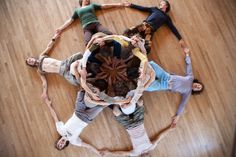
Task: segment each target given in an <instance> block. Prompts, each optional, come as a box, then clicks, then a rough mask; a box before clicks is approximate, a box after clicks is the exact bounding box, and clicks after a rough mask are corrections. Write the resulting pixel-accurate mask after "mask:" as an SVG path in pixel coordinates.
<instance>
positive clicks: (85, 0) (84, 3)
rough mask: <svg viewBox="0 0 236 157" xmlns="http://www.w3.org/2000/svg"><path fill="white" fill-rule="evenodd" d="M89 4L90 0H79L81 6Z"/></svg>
mask: <svg viewBox="0 0 236 157" xmlns="http://www.w3.org/2000/svg"><path fill="white" fill-rule="evenodd" d="M89 4H90V0H79V5H80V6H81V7H82V6H86V5H89Z"/></svg>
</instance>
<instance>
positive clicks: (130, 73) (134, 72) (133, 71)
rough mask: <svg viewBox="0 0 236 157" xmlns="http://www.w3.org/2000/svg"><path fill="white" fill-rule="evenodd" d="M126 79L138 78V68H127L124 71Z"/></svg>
mask: <svg viewBox="0 0 236 157" xmlns="http://www.w3.org/2000/svg"><path fill="white" fill-rule="evenodd" d="M126 74H127V77H128V79H131V80H132V79H136V78H138V77H139V68H138V67H128V68H127V70H126Z"/></svg>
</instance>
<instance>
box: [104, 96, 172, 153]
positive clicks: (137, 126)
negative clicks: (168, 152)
mask: <svg viewBox="0 0 236 157" xmlns="http://www.w3.org/2000/svg"><path fill="white" fill-rule="evenodd" d="M124 105H125V104H124ZM121 107H124V106H121ZM113 113H114V115H115V119H116V121H118V122H119V123H120V124H121V125H122V126H123V127H125V129H126V131H127V133H128V134H129V138H130V140H131V143H132V147H133V149H132V150H129V151H121V150H119V151H115V150H112V151H110V150H101V151H100V153H101V155H102V156H106V155H107V156H139V155H141V156H144V155H145V156H148V155H149V152H150V151H151V150H153V149H155V148H156V146H157V144H158V143H159V142H160V141H161V139H163V138H164V137H165V136H166V135H167V134H168V133H169V132H170V131H171V130H172V128H171V127H170V126H169V127H167V128H166V129H165V130H164V131H162V132H161V133H160V134H159V135H158V136H157V137H156V138H155V139H154V140H152V141H151V140H150V138H149V137H148V134H147V132H146V129H145V126H144V113H145V109H144V105H143V100H142V99H139V101H138V102H137V105H136V107H135V111H134V112H133V113H132V114H129V115H127V114H124V113H123V111H121V110H120V109H119V107H117V106H116V107H115V108H114V109H113Z"/></svg>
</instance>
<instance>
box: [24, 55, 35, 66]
mask: <svg viewBox="0 0 236 157" xmlns="http://www.w3.org/2000/svg"><path fill="white" fill-rule="evenodd" d="M29 58H34V59H35V60H36V61H37V60H38V58H36V57H28V58H26V59H25V64H26V65H28V66H31V67H38V65H37V64H36V63H37V62H35V64H34V65H31V64H29V63H28V61H27V60H28V59H29Z"/></svg>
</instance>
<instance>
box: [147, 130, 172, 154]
mask: <svg viewBox="0 0 236 157" xmlns="http://www.w3.org/2000/svg"><path fill="white" fill-rule="evenodd" d="M171 129H172V128H171V127H170V126H169V127H168V128H167V129H165V130H164V131H162V132H161V133H160V134H159V135H158V136H157V137H156V139H155V140H153V141H152V144H153V146H152V147H151V149H150V150H153V149H154V148H155V147H156V146H157V144H158V143H159V142H160V141H161V140H162V139H163V138H164V137H165V136H166V135H167V134H168V133H169V132H170V131H171Z"/></svg>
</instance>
